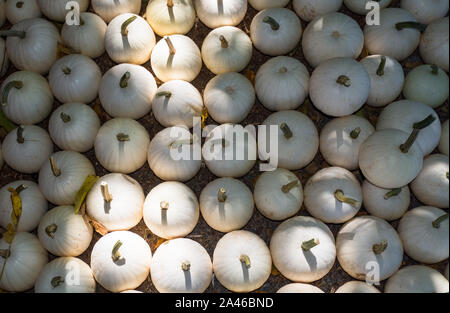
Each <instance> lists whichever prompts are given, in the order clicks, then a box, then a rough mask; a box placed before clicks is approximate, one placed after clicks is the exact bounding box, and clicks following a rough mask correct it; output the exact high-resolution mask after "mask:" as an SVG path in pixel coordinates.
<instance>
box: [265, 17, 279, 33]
mask: <svg viewBox="0 0 450 313" xmlns="http://www.w3.org/2000/svg"><path fill="white" fill-rule="evenodd" d="M263 23H266V24H269V25H270V27H271V28H272V30H274V31H277V30H279V29H280V24H279V23H278V22H277V21H276V20H275V19H274V18H273V17H270V16H266V17H265V18H264V19H263Z"/></svg>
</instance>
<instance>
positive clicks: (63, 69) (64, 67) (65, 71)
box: [61, 65, 72, 75]
mask: <svg viewBox="0 0 450 313" xmlns="http://www.w3.org/2000/svg"><path fill="white" fill-rule="evenodd" d="M61 70H62V71H63V73H64V74H66V75H70V74H71V73H72V70H71V69H70V68H69V67H67V66H65V65H64V66H63V67H62V68H61Z"/></svg>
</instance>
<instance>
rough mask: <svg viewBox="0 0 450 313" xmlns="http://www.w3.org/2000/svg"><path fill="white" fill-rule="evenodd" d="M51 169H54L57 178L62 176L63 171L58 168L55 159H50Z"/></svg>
mask: <svg viewBox="0 0 450 313" xmlns="http://www.w3.org/2000/svg"><path fill="white" fill-rule="evenodd" d="M50 167H51V168H52V172H53V175H54V176H55V177H59V176H61V170H60V169H59V168H57V167H56V162H55V159H54V158H53V157H50Z"/></svg>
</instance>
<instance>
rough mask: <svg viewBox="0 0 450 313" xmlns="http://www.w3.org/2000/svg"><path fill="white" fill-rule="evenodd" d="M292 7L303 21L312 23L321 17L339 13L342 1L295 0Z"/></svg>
mask: <svg viewBox="0 0 450 313" xmlns="http://www.w3.org/2000/svg"><path fill="white" fill-rule="evenodd" d="M292 5H293V6H294V10H295V12H297V14H298V15H299V16H300V17H301V19H302V20H304V21H306V22H310V21H312V20H313V19H315V18H317V17H319V16H323V15H326V14H328V13H333V12H337V11H339V9H340V8H341V6H342V0H293V1H292Z"/></svg>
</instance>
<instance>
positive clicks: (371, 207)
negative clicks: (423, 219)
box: [362, 180, 411, 222]
mask: <svg viewBox="0 0 450 313" xmlns="http://www.w3.org/2000/svg"><path fill="white" fill-rule="evenodd" d="M362 191H363V199H364V200H363V201H364V208H365V209H366V211H367V212H369V213H370V214H371V215H373V216H376V217H379V218H382V219H384V220H386V221H389V222H390V221H395V220H398V219H399V218H401V217H402V216H403V215H404V214H405V213H406V211H408V208H409V204H410V202H411V192H410V191H409V188H408V186H404V187H403V188H396V189H384V188H379V187H377V186H375V185H373V184H371V183H370V182H369V181H368V180H365V181H364V182H363V185H362Z"/></svg>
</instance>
